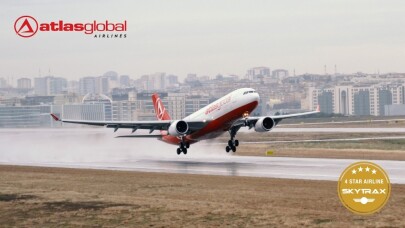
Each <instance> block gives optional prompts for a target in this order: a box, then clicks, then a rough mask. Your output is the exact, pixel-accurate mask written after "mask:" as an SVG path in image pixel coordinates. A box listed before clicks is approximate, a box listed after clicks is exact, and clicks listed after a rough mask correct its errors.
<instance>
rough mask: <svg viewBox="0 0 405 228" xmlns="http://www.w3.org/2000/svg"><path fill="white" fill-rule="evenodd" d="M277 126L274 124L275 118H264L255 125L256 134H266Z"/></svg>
mask: <svg viewBox="0 0 405 228" xmlns="http://www.w3.org/2000/svg"><path fill="white" fill-rule="evenodd" d="M275 125H276V122H274V120H273V118H271V117H268V116H267V117H262V118H260V119H258V120H257V122H256V124H255V131H256V132H266V131H270V130H271V129H272V128H273V127H274V126H275Z"/></svg>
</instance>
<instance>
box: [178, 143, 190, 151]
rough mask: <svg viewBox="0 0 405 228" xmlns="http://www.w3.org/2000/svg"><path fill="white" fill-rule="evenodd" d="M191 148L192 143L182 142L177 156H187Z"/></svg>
mask: <svg viewBox="0 0 405 228" xmlns="http://www.w3.org/2000/svg"><path fill="white" fill-rule="evenodd" d="M188 148H190V143H188V142H180V145H179V148H177V154H181V152H183V153H184V154H187V149H188Z"/></svg>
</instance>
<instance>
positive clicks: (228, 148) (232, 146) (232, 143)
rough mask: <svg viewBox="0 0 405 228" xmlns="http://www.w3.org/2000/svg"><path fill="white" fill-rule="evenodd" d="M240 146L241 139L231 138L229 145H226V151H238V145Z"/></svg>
mask: <svg viewBox="0 0 405 228" xmlns="http://www.w3.org/2000/svg"><path fill="white" fill-rule="evenodd" d="M237 146H239V141H238V140H237V139H236V140H229V141H228V146H226V147H225V150H226V152H227V153H228V152H229V151H231V150H232V152H236V147H237Z"/></svg>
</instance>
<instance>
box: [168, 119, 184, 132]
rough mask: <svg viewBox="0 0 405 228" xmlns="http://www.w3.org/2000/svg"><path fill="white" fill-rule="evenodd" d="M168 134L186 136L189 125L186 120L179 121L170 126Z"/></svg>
mask: <svg viewBox="0 0 405 228" xmlns="http://www.w3.org/2000/svg"><path fill="white" fill-rule="evenodd" d="M168 132H169V135H173V136H181V135H185V134H186V133H187V132H188V124H187V122H186V121H184V120H177V121H175V122H173V123H171V124H170V126H169V129H168Z"/></svg>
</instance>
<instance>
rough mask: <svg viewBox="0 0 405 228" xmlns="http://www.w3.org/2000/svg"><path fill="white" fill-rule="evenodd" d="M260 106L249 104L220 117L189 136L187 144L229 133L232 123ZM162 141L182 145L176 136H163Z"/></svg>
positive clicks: (254, 102) (255, 102)
mask: <svg viewBox="0 0 405 228" xmlns="http://www.w3.org/2000/svg"><path fill="white" fill-rule="evenodd" d="M257 105H258V102H257V101H253V102H251V103H249V104H246V105H244V106H241V107H239V108H237V109H234V110H232V111H230V112H228V113H226V114H225V115H223V116H220V117H219V118H217V119H215V120H212V121H210V122H209V123H208V124H207V126H205V127H204V128H202V129H201V130H199V131H197V132H195V133H193V134H191V135H187V136H186V138H185V142H188V143H190V144H191V143H195V142H197V141H199V140H203V139H212V138H215V137H218V136H219V135H221V134H222V133H224V132H225V131H227V130H228V129H229V128H230V127H231V126H232V123H233V122H235V121H236V120H238V119H240V118H242V116H243V114H244V113H245V112H249V113H251V112H252V111H253V110H254V109H255V108H256V107H257ZM162 140H163V141H165V142H167V143H170V144H176V145H178V144H179V143H180V139H179V138H177V137H176V136H172V135H165V136H162Z"/></svg>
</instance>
